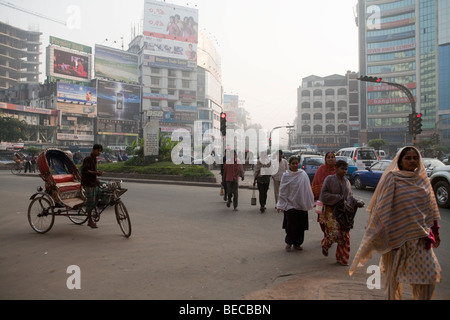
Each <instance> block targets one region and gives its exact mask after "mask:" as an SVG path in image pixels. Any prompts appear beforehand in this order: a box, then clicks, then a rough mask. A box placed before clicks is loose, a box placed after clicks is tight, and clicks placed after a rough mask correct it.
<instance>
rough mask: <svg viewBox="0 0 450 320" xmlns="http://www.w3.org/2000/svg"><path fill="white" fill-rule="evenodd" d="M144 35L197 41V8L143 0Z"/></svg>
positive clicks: (191, 41)
mask: <svg viewBox="0 0 450 320" xmlns="http://www.w3.org/2000/svg"><path fill="white" fill-rule="evenodd" d="M144 35H145V36H151V37H155V38H163V39H172V40H177V41H184V42H190V43H197V42H198V10H197V9H194V8H188V7H182V6H177V5H174V4H169V3H165V2H159V1H158V2H157V1H145V4H144Z"/></svg>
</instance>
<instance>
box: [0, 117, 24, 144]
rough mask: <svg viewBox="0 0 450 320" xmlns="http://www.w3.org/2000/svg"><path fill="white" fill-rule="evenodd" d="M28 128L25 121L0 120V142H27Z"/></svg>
mask: <svg viewBox="0 0 450 320" xmlns="http://www.w3.org/2000/svg"><path fill="white" fill-rule="evenodd" d="M28 137H29V126H28V124H27V123H26V122H25V121H20V120H18V119H15V118H9V117H4V118H0V140H1V141H8V142H15V141H19V140H28Z"/></svg>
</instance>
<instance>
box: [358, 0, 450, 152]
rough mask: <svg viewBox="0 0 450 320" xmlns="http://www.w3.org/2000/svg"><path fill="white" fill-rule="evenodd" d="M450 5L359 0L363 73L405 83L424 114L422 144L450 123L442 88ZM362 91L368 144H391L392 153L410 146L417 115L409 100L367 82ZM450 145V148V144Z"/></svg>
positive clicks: (443, 0) (410, 0) (426, 0)
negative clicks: (412, 121) (377, 141)
mask: <svg viewBox="0 0 450 320" xmlns="http://www.w3.org/2000/svg"><path fill="white" fill-rule="evenodd" d="M448 3H449V1H446V0H438V1H435V0H397V1H386V0H360V1H358V9H357V12H358V17H357V24H358V28H359V40H360V41H359V42H360V48H359V61H360V73H361V74H362V75H369V76H376V77H381V78H382V79H383V81H388V82H393V83H398V84H402V85H404V86H405V87H407V88H408V89H409V90H410V91H411V93H412V95H413V96H414V98H415V102H416V109H415V111H416V112H419V113H421V114H422V125H423V127H422V129H423V132H422V133H421V134H420V135H418V136H417V140H418V141H421V140H424V139H431V137H432V136H433V135H434V134H435V132H436V131H439V130H440V129H442V126H443V125H444V123H445V122H446V121H444V119H446V117H447V116H446V114H447V112H446V111H443V110H445V108H449V107H448V106H447V107H446V106H445V104H446V102H445V97H446V96H447V94H446V93H444V92H443V91H442V89H443V87H442V85H445V82H446V81H447V83H448V80H446V79H448V78H449V73H448V72H449V71H448V44H449V39H448V38H449V36H445V34H448V29H449V28H448V20H449V18H448V9H447V15H446V16H445V14H444V12H445V10H444V7H445V8H448ZM440 7H442V12H440V10H439V8H440ZM438 39H439V41H438ZM441 82H442V83H441ZM360 86H361V92H362V93H363V94H361V99H360V106H361V114H362V118H361V129H362V134H363V135H365V136H366V140H371V139H385V140H386V141H387V142H388V147H389V149H390V151H391V153H394V152H395V151H396V150H397V148H399V147H401V146H403V145H406V144H410V143H411V142H412V137H411V136H410V135H409V132H408V114H410V113H411V112H412V111H413V110H412V108H411V104H410V103H409V100H408V99H407V97H406V96H405V95H404V94H403V93H402V92H401V91H399V90H398V89H396V88H394V87H392V86H388V85H386V84H375V83H370V82H361V83H360ZM439 88H441V89H439ZM444 91H448V90H444ZM441 100H442V102H443V105H441ZM447 104H448V102H447ZM441 131H442V130H441ZM441 136H442V134H441ZM444 138H445V136H444ZM445 140H446V143H445V144H446V145H450V143H449V142H450V140H448V138H447V139H444V141H445Z"/></svg>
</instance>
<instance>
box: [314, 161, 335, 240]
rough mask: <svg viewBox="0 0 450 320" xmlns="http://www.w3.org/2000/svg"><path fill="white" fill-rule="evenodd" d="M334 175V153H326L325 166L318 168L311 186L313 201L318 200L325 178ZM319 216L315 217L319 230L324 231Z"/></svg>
mask: <svg viewBox="0 0 450 320" xmlns="http://www.w3.org/2000/svg"><path fill="white" fill-rule="evenodd" d="M334 174H336V156H335V155H334V152H327V153H326V154H325V164H322V165H321V166H319V168H318V169H317V171H316V174H315V175H314V179H313V181H312V184H311V188H312V192H313V194H314V201H317V200H319V196H320V190H322V185H323V182H324V181H325V178H326V177H328V176H329V175H334ZM320 216H321V215H320V214H318V215H317V222H319V224H320V228H321V229H322V231H324V222H322V221H321V219H320Z"/></svg>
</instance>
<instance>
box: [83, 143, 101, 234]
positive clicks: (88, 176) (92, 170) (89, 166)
mask: <svg viewBox="0 0 450 320" xmlns="http://www.w3.org/2000/svg"><path fill="white" fill-rule="evenodd" d="M102 151H103V147H102V145H101V144H94V146H93V147H92V152H91V154H90V155H88V156H87V157H86V158H84V160H83V165H82V166H81V185H82V186H83V188H84V191H85V194H86V198H87V200H86V213H87V215H88V226H89V227H91V228H97V224H96V223H95V222H94V220H92V215H91V213H92V210H93V209H94V208H95V205H96V204H97V193H98V190H97V185H98V180H97V176H101V175H102V174H103V172H102V171H99V170H97V157H98V156H99V155H100V154H101V153H102Z"/></svg>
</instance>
